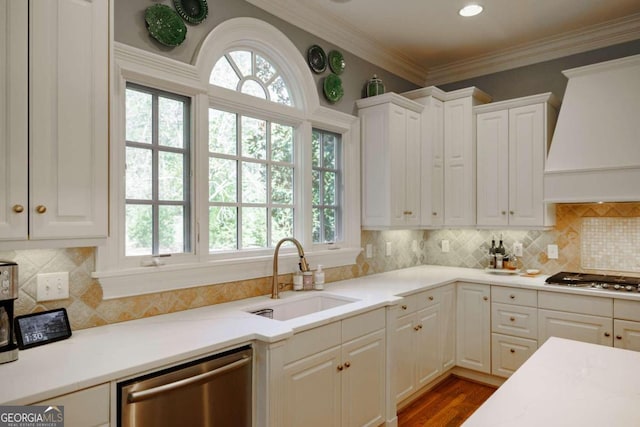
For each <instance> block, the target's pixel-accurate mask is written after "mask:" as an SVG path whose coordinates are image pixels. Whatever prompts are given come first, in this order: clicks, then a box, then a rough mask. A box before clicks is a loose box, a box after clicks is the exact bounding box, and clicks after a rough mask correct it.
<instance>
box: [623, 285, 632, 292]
mask: <svg viewBox="0 0 640 427" xmlns="http://www.w3.org/2000/svg"><path fill="white" fill-rule="evenodd" d="M624 288H625V289H626V290H627V291H632V290H633V286H631V285H627V286H625V287H624Z"/></svg>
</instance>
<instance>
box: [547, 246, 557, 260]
mask: <svg viewBox="0 0 640 427" xmlns="http://www.w3.org/2000/svg"><path fill="white" fill-rule="evenodd" d="M547 258H549V259H558V245H547Z"/></svg>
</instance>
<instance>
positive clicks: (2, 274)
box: [0, 261, 18, 363]
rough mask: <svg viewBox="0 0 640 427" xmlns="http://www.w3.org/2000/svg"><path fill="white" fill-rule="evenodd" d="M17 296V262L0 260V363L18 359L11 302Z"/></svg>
mask: <svg viewBox="0 0 640 427" xmlns="http://www.w3.org/2000/svg"><path fill="white" fill-rule="evenodd" d="M17 298H18V264H16V263H15V262H11V261H0V363H7V362H13V361H14V360H18V346H17V345H16V342H15V341H16V340H15V337H14V328H13V318H14V316H13V303H14V302H15V300H16V299H17Z"/></svg>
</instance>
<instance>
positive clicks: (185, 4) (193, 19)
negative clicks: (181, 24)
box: [173, 0, 209, 24]
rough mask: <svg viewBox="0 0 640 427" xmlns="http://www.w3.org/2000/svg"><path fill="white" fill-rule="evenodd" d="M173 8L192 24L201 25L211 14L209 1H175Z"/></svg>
mask: <svg viewBox="0 0 640 427" xmlns="http://www.w3.org/2000/svg"><path fill="white" fill-rule="evenodd" d="M173 7H175V8H176V12H178V15H180V16H182V19H184V20H185V21H187V22H188V23H190V24H199V23H201V22H202V21H204V20H205V18H206V17H207V13H208V12H209V6H207V0H173Z"/></svg>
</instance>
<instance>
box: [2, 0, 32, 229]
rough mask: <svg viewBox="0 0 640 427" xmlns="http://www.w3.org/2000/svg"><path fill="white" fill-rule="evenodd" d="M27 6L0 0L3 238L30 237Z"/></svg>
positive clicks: (24, 2)
mask: <svg viewBox="0 0 640 427" xmlns="http://www.w3.org/2000/svg"><path fill="white" fill-rule="evenodd" d="M27 6H28V3H27V2H26V1H15V0H0V169H1V170H2V172H0V240H18V239H26V238H27V215H28V213H27V212H28V206H27V200H28V199H27V197H28V196H27V194H28V188H27V177H28V169H27V162H28V159H27V153H28V151H27V144H28V136H27V135H28V124H27V117H28V107H27V93H28V81H27V76H28V65H27V64H28V56H27V51H28V42H27V41H28V28H29V27H28V16H27Z"/></svg>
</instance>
